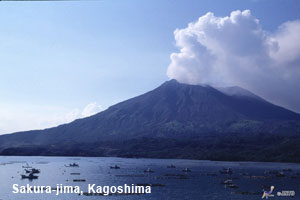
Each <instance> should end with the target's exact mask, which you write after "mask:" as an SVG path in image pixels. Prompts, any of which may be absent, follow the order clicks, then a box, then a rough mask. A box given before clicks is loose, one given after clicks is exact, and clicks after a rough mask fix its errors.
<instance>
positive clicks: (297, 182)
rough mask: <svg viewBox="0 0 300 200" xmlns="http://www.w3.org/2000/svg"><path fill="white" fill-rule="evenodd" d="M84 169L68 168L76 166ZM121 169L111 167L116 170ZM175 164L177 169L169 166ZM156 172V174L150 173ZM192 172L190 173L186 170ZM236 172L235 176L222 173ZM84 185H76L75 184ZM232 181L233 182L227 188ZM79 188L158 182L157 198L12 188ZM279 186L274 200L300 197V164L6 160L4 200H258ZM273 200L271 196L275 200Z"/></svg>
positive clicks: (0, 184) (0, 187)
mask: <svg viewBox="0 0 300 200" xmlns="http://www.w3.org/2000/svg"><path fill="white" fill-rule="evenodd" d="M74 162H75V163H77V164H78V165H79V167H66V165H69V164H70V163H74ZM27 165H29V166H32V167H35V168H38V169H40V170H41V173H40V174H37V175H38V176H39V177H38V179H36V180H28V179H22V178H21V174H24V168H23V166H27ZM114 165H117V166H120V169H111V168H110V166H114ZM170 165H173V166H174V168H168V167H167V166H170ZM148 168H150V169H151V170H152V171H153V172H152V173H147V172H144V170H147V169H148ZM185 168H189V169H190V172H184V171H183V169H185ZM223 168H226V169H227V168H231V169H232V172H233V173H232V174H222V173H220V170H221V171H222V170H223ZM76 179H77V180H78V179H80V180H83V181H84V182H74V180H76ZM225 180H229V181H228V182H230V185H231V187H230V186H229V184H227V185H226V184H222V182H224V181H225ZM13 184H18V185H19V186H20V185H26V184H30V185H40V186H41V185H49V186H52V187H56V185H57V184H63V185H73V186H75V185H78V186H80V187H81V188H82V190H83V191H87V185H88V184H96V185H100V186H105V185H110V186H112V185H115V186H118V185H124V184H128V185H131V184H141V185H144V184H152V190H151V192H152V193H151V194H143V195H110V196H85V195H78V194H60V195H58V196H56V195H55V193H53V194H14V193H12V190H13V189H12V185H13ZM270 186H274V188H275V189H274V191H273V194H274V197H272V199H300V164H292V163H255V162H215V161H195V160H180V159H126V158H86V157H84V158H66V157H0V200H39V199H43V200H44V199H45V200H56V199H57V200H58V199H59V200H81V199H83V200H85V199H88V200H94V199H112V200H113V199H116V200H117V199H118V200H119V199H129V200H130V199H132V200H135V199H150V200H151V199H153V200H154V199H172V200H173V199H180V200H182V199H197V200H198V199H199V200H202V199H203V200H204V199H205V200H206V199H210V200H224V199H226V200H244V199H245V200H252V199H253V200H254V199H261V198H262V193H263V190H267V191H268V190H269V189H270ZM282 191H294V192H295V196H294V197H282V196H281V197H279V196H277V193H278V192H282ZM269 199H270V198H269Z"/></svg>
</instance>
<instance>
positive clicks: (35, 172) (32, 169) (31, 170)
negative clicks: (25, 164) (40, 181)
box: [25, 168, 41, 174]
mask: <svg viewBox="0 0 300 200" xmlns="http://www.w3.org/2000/svg"><path fill="white" fill-rule="evenodd" d="M25 172H26V173H27V174H29V173H33V174H39V173H41V170H39V169H36V168H31V169H25Z"/></svg>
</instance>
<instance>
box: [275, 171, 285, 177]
mask: <svg viewBox="0 0 300 200" xmlns="http://www.w3.org/2000/svg"><path fill="white" fill-rule="evenodd" d="M276 177H279V178H282V177H285V174H284V173H283V172H278V174H276Z"/></svg>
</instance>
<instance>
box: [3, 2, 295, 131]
mask: <svg viewBox="0 0 300 200" xmlns="http://www.w3.org/2000/svg"><path fill="white" fill-rule="evenodd" d="M245 9H250V10H251V13H252V15H253V16H255V17H256V18H258V19H259V20H260V24H261V26H262V27H263V29H264V30H267V31H274V30H276V29H277V27H278V26H279V25H280V24H282V23H284V22H286V21H292V20H297V19H300V12H299V10H300V3H299V1H292V0H243V1H241V0H228V1H221V0H220V1H212V0H206V1H198V0H195V1H192V0H191V1H189V0H184V1H183V0H182V1H179V0H164V1H153V0H152V1H141V0H126V1H124V0H109V1H108V0H107V1H105V0H104V1H64V2H0V52H1V54H0V94H1V98H0V109H1V114H0V134H1V133H8V132H14V131H21V130H29V129H35V128H45V127H50V126H53V125H58V124H60V123H65V122H68V121H70V120H72V119H73V118H74V117H83V116H87V115H88V113H89V112H88V110H89V108H90V111H91V112H90V113H91V114H93V113H94V112H96V111H99V110H101V109H102V110H103V109H105V108H107V107H108V106H110V105H113V104H114V103H117V102H119V101H122V100H125V99H127V98H130V97H134V96H136V95H139V94H142V93H144V92H147V91H149V90H151V89H153V88H155V87H157V86H158V85H160V84H161V83H162V82H164V81H166V80H168V79H169V77H168V76H167V75H166V71H167V69H168V66H169V64H170V54H171V53H172V52H176V51H178V48H177V47H176V46H175V40H174V34H173V32H174V30H175V29H183V28H185V27H186V26H187V24H188V23H190V22H194V21H196V20H197V19H198V18H199V17H200V16H203V15H205V14H206V13H207V12H213V13H214V14H215V16H228V15H230V13H231V12H232V11H234V10H245ZM88 105H89V106H90V107H89V108H87V106H88ZM99 107H100V108H99ZM85 109H86V110H85ZM84 110H85V111H87V114H86V115H85V114H82V112H84Z"/></svg>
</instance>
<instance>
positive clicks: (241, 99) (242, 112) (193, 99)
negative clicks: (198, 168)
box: [0, 80, 300, 158]
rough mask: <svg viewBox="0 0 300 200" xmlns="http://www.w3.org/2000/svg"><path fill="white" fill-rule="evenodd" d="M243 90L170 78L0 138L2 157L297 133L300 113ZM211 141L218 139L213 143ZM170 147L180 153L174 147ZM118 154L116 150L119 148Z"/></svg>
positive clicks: (288, 135)
mask: <svg viewBox="0 0 300 200" xmlns="http://www.w3.org/2000/svg"><path fill="white" fill-rule="evenodd" d="M245 91H246V90H244V89H238V93H239V92H240V93H241V95H238V94H236V93H235V91H232V89H231V93H229V94H228V93H227V94H226V93H225V92H224V91H223V92H222V91H220V90H218V89H216V88H213V87H211V86H208V85H206V86H201V85H188V84H182V83H179V82H178V81H176V80H170V81H167V82H165V83H163V84H162V85H161V86H159V87H157V88H155V89H154V90H151V91H149V92H147V93H145V94H142V95H139V96H137V97H133V98H131V99H128V100H125V101H123V102H120V103H117V104H115V105H113V106H110V107H109V108H108V109H106V110H105V111H102V112H100V113H97V114H95V115H93V116H90V117H87V118H82V119H77V120H75V121H73V122H71V123H69V124H63V125H60V126H57V127H54V128H48V129H44V130H34V131H25V132H19V133H13V134H8V135H2V136H0V154H9V155H10V154H12V155H14V152H15V153H16V152H19V153H17V154H20V149H23V150H24V148H25V149H26V148H29V149H31V150H29V152H33V154H34V150H33V149H35V148H44V149H46V150H45V151H46V152H47V151H48V150H49V149H51V148H52V147H53V148H54V147H55V148H54V149H55V150H53V149H52V150H49V151H50V152H52V153H53V151H55V152H56V153H53V155H60V154H62V155H64V153H63V152H61V153H59V150H58V149H61V147H67V146H69V147H70V148H71V149H73V150H74V151H78V149H80V148H79V146H80V145H81V146H85V145H87V146H89V145H88V144H90V145H91V144H95V145H96V147H95V149H98V148H99V145H100V146H102V147H103V148H104V147H105V149H106V151H107V149H110V148H111V147H110V146H107V144H111V146H114V144H115V143H118V142H121V141H124V142H125V143H126V141H127V142H128V141H135V140H138V141H139V143H144V141H147V140H158V142H157V143H159V140H161V142H162V143H164V142H165V141H169V140H172V141H173V139H174V140H176V141H177V140H178V141H180V140H183V139H184V140H190V141H191V144H194V143H195V142H194V141H193V140H197V141H199V142H200V143H201V144H204V146H206V145H208V143H209V141H210V140H208V143H207V144H205V143H203V142H204V141H205V138H211V137H213V136H215V137H216V139H220V141H221V140H224V138H227V137H228V136H229V135H235V136H234V137H235V138H239V137H243V138H244V139H245V138H247V140H248V139H251V140H253V138H254V137H260V136H259V135H260V134H263V135H266V137H269V136H272V137H273V136H274V134H275V137H277V136H280V137H283V136H284V137H285V136H286V137H298V136H299V135H300V114H297V113H295V112H292V111H289V110H287V109H285V108H282V107H280V106H276V105H273V104H271V103H269V102H267V101H265V100H263V99H262V98H260V97H258V96H256V95H254V94H253V93H251V92H249V91H248V92H249V93H248V92H245ZM249 94H250V95H249ZM268 134H269V135H268ZM251 137H253V138H251ZM264 137H265V136H264ZM195 138H196V139H195ZM233 139H234V138H233ZM257 139H258V138H257ZM210 142H216V141H215V139H212V140H211V141H210ZM175 144H176V142H175V143H174V145H175ZM127 145H128V146H131V145H129V144H127ZM194 145H195V144H194ZM211 145H212V144H211ZM253 145H254V144H253ZM165 146H168V145H165ZM56 148H57V149H56ZM76 148H77V149H76ZM115 148H117V147H115ZM120 148H121V147H120ZM122 148H125V149H126V148H127V147H125V146H124V147H122ZM172 148H178V151H180V152H181V151H182V149H181V148H179V147H177V146H176V145H175V146H174V147H172ZM195 148H196V147H195ZM16 149H18V150H16ZM47 149H48V150H47ZM62 151H64V150H62ZM116 151H117V152H118V149H117V150H116ZM128 151H129V150H128ZM1 152H2V153H1ZM8 152H10V153H8ZM79 152H80V153H81V154H87V155H94V154H95V155H98V154H97V152H94V151H93V152H92V153H91V152H90V150H89V149H88V148H85V149H84V150H81V151H79ZM87 152H90V153H87ZM99 152H101V151H100V150H99ZM29 154H31V153H29ZM45 154H47V153H45ZM50 154H51V153H50ZM65 154H66V152H65ZM119 154H121V153H120V152H119ZM129 154H130V153H129ZM144 154H147V152H144ZM149 154H151V153H150V150H149ZM51 155H52V154H51ZM101 155H104V156H105V155H110V154H101ZM112 155H113V154H112ZM153 155H154V154H153ZM143 156H146V155H143ZM154 156H155V155H154ZM170 156H171V155H170ZM181 156H182V155H181ZM212 156H213V155H212ZM171 157H174V156H171ZM182 157H184V156H182ZM195 157H196V158H197V156H195Z"/></svg>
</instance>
